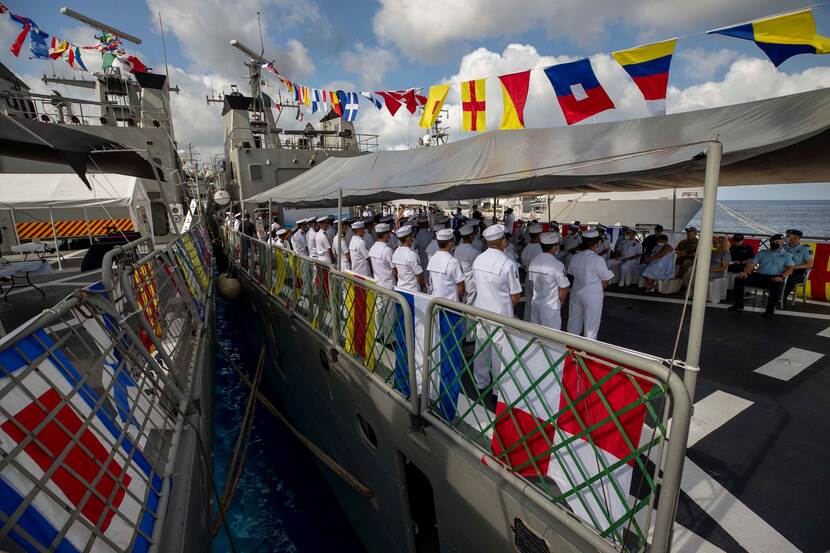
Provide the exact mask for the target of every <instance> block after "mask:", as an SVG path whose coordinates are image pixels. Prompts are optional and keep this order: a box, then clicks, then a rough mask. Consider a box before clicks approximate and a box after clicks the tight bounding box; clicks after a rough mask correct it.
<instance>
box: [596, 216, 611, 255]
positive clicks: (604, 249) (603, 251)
mask: <svg viewBox="0 0 830 553" xmlns="http://www.w3.org/2000/svg"><path fill="white" fill-rule="evenodd" d="M597 232H598V233H599V245H598V246H597V255H598V256H600V257H601V258H603V259H604V260H605V261H608V258H609V257H611V239H610V238H608V231H607V230H606V228H605V227H604V226H602V225H597Z"/></svg>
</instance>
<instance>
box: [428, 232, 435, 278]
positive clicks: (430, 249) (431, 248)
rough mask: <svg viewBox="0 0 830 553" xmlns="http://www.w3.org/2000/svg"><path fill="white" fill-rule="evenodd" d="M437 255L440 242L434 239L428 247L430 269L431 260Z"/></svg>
mask: <svg viewBox="0 0 830 553" xmlns="http://www.w3.org/2000/svg"><path fill="white" fill-rule="evenodd" d="M436 253H438V240H435V239H433V240H432V242H430V243H429V245H428V246H427V267H429V260H430V259H432V256H433V255H435V254H436ZM427 272H429V269H427Z"/></svg>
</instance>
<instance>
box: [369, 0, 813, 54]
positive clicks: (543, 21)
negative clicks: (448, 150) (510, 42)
mask: <svg viewBox="0 0 830 553" xmlns="http://www.w3.org/2000/svg"><path fill="white" fill-rule="evenodd" d="M380 3H381V7H380V9H379V10H378V12H377V13H376V14H375V17H374V20H373V26H374V31H375V34H376V35H377V37H378V38H379V39H380V40H381V41H382V42H385V43H389V44H394V45H395V46H397V47H398V48H399V49H400V50H401V52H402V53H403V54H404V55H406V56H408V57H410V58H412V59H419V60H421V61H427V62H428V61H429V60H443V59H447V57H451V56H452V55H454V54H455V52H456V48H457V47H463V46H465V45H468V44H470V43H471V42H474V41H481V40H484V39H487V38H494V37H504V38H510V37H515V36H518V35H519V34H521V33H524V32H527V31H531V30H542V31H544V32H546V33H547V35H548V36H549V37H552V38H554V37H555V38H567V39H569V40H571V41H572V42H573V43H574V44H577V45H579V46H582V47H586V46H588V47H593V46H595V45H597V44H603V43H605V42H606V39H607V37H608V33H609V30H610V28H611V27H612V26H618V25H620V24H622V25H624V26H626V27H628V28H631V29H633V30H635V31H636V32H638V33H639V35H640V38H642V39H643V40H649V39H655V38H667V37H668V36H671V34H674V33H685V32H697V31H703V30H706V29H708V28H711V27H715V26H720V25H724V24H729V23H731V22H736V21H742V20H746V19H752V18H757V17H762V16H764V15H768V14H769V13H772V12H777V11H781V10H786V9H791V8H796V7H800V6H801V5H803V2H800V1H798V0H783V1H779V2H776V3H775V5H774V7H771V6H769V5H768V4H767V3H766V2H758V1H757V0H732V1H730V2H723V1H722V0H698V1H696V2H688V1H686V0H616V1H614V2H607V1H605V0H559V1H556V2H551V1H550V0H525V1H523V2H521V3H520V4H517V3H515V2H503V1H502V0H456V1H454V2H445V1H443V0H380Z"/></svg>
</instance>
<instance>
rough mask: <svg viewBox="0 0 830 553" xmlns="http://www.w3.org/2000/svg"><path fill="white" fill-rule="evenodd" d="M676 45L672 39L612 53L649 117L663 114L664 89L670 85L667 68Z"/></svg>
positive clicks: (664, 102) (664, 104) (675, 41)
mask: <svg viewBox="0 0 830 553" xmlns="http://www.w3.org/2000/svg"><path fill="white" fill-rule="evenodd" d="M676 45H677V39H676V38H673V39H671V40H666V41H664V42H657V43H655V44H648V45H646V46H640V47H637V48H631V49H630V50H619V51H617V52H612V53H611V55H612V56H614V59H615V60H617V62H618V63H619V64H620V65H622V67H623V69H625V71H626V73H628V74H629V76H630V77H631V79H632V80H633V81H634V84H636V85H637V88H639V89H640V92H642V93H643V98H645V100H646V105H647V106H648V110H649V113H651V114H652V115H664V114H665V113H666V89H667V88H668V85H669V69H670V67H671V59H672V55H673V54H674V47H675V46H676Z"/></svg>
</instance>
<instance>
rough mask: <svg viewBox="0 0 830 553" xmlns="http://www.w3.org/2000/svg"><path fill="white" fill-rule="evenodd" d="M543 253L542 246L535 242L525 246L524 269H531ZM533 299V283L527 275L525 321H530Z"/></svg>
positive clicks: (522, 258) (523, 253)
mask: <svg viewBox="0 0 830 553" xmlns="http://www.w3.org/2000/svg"><path fill="white" fill-rule="evenodd" d="M540 253H542V244H539V243H537V242H533V243H530V244H528V245H527V246H525V248H524V249H523V250H522V255H521V261H522V267H524V268H525V270H527V269H528V268H529V267H530V264H531V263H532V262H533V260H534V259H536V256H538V255H539V254H540ZM532 297H533V281H531V280H530V275H529V274H528V275H525V310H524V315H523V317H522V318H523V319H524V320H525V321H529V320H530V299H531V298H532Z"/></svg>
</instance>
